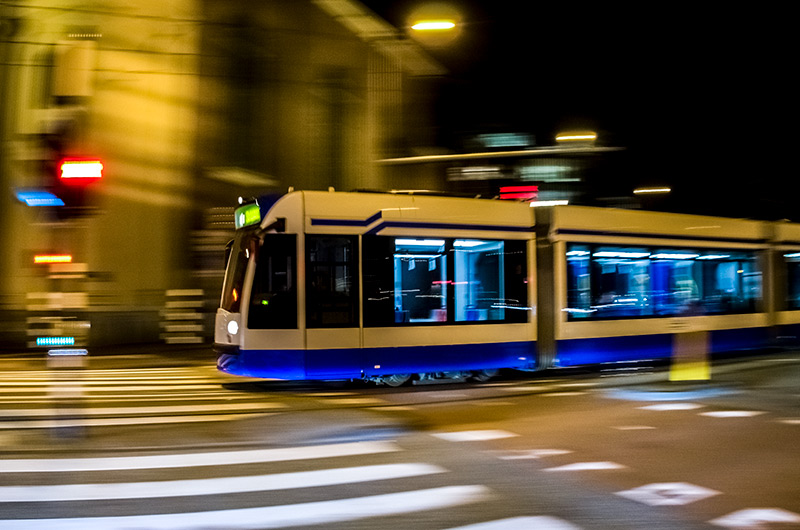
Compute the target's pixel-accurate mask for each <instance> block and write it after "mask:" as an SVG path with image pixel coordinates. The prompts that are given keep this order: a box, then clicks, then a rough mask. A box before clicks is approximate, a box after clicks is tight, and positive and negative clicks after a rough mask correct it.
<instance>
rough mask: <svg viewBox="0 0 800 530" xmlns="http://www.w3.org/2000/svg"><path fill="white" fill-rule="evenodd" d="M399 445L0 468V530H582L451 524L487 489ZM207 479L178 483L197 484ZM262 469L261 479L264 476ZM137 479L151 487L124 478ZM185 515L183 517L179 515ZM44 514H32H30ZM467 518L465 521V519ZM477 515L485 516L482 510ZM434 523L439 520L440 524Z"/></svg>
mask: <svg viewBox="0 0 800 530" xmlns="http://www.w3.org/2000/svg"><path fill="white" fill-rule="evenodd" d="M413 456H420V455H419V454H414V455H412V456H409V452H408V451H407V450H406V449H404V448H403V447H402V446H401V445H399V444H398V443H397V442H396V441H363V442H349V443H341V444H327V445H316V446H293V447H281V448H266V449H249V450H234V451H209V452H192V453H179V454H178V453H170V454H158V455H134V456H102V457H91V458H88V457H82V458H44V459H31V458H18V459H4V460H2V461H0V464H2V465H1V466H0V484H2V486H0V528H3V529H4V530H29V529H38V528H48V529H54V530H67V529H69V530H71V529H81V530H85V529H90V530H92V529H98V530H99V529H103V530H108V529H131V528H147V529H165V530H166V529H169V530H176V529H185V530H189V529H226V530H244V529H266V528H292V527H314V528H317V527H327V525H336V524H344V525H345V527H347V528H377V527H380V526H381V525H382V524H384V523H381V521H386V518H387V517H396V516H411V517H413V520H414V521H416V522H417V524H415V525H414V526H413V527H415V528H437V529H450V530H456V529H458V530H509V529H512V528H537V529H541V530H579V527H578V526H575V525H573V524H571V523H569V522H568V521H565V520H563V519H560V518H557V517H552V516H549V515H545V514H540V515H531V516H523V517H499V518H495V519H490V520H485V519H484V518H483V517H481V516H480V515H479V516H478V517H477V518H476V521H477V522H472V523H470V524H467V525H458V526H448V525H447V523H446V521H448V520H451V519H452V520H459V519H463V516H462V515H461V514H462V513H463V512H462V510H463V509H464V507H466V506H480V505H484V506H486V508H487V511H488V507H489V506H490V505H491V504H492V503H494V502H495V501H497V500H498V494H497V493H496V492H495V491H493V490H492V489H491V488H490V487H488V486H486V485H483V484H480V483H474V482H470V481H461V480H458V479H457V478H454V477H453V476H452V473H451V470H449V469H447V468H446V467H443V466H441V465H437V464H433V463H429V462H421V461H417V460H415V459H414V458H413ZM197 470H200V471H202V478H176V477H183V476H195V477H196V476H197V474H196V472H197ZM264 470H267V472H262V471H264ZM143 474H145V475H147V474H149V475H152V474H156V475H157V476H158V479H157V480H128V478H132V477H141V476H143ZM180 507H184V508H185V509H184V510H180V509H178V508H180ZM40 513H41V514H44V515H42V516H32V515H31V514H40ZM470 513H472V512H470ZM474 513H477V514H481V513H483V510H480V509H479V510H477V511H475V512H474ZM437 521H442V523H438V522H437Z"/></svg>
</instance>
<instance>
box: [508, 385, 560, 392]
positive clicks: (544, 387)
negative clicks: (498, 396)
mask: <svg viewBox="0 0 800 530" xmlns="http://www.w3.org/2000/svg"><path fill="white" fill-rule="evenodd" d="M553 388H555V387H554V386H552V385H551V386H548V385H542V386H513V387H512V386H501V387H500V388H498V390H502V391H504V392H542V391H545V390H552V389H553Z"/></svg>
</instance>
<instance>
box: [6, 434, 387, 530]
mask: <svg viewBox="0 0 800 530" xmlns="http://www.w3.org/2000/svg"><path fill="white" fill-rule="evenodd" d="M399 450H400V448H399V447H398V446H397V445H396V444H395V443H393V442H385V441H374V442H349V443H342V444H328V445H311V446H299V447H284V448H279V449H251V450H245V451H219V452H210V453H183V454H168V455H146V456H109V457H100V458H53V459H33V458H22V459H10V460H3V465H2V466H0V473H55V472H77V471H111V470H117V471H118V470H129V469H163V468H177V467H199V466H222V465H233V464H255V463H263V462H284V461H291V460H310V459H315V458H334V457H339V456H354V455H366V454H376V453H391V452H395V451H399ZM0 528H3V526H2V525H0Z"/></svg>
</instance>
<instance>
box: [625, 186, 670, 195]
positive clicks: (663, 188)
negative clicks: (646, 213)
mask: <svg viewBox="0 0 800 530" xmlns="http://www.w3.org/2000/svg"><path fill="white" fill-rule="evenodd" d="M671 191H672V188H668V187H666V186H661V187H653V188H636V189H635V190H633V193H635V194H637V195H642V194H646V193H669V192H671Z"/></svg>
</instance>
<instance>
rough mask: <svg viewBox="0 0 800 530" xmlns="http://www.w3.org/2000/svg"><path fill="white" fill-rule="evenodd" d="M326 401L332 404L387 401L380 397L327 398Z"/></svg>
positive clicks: (362, 403) (370, 403) (371, 403)
mask: <svg viewBox="0 0 800 530" xmlns="http://www.w3.org/2000/svg"><path fill="white" fill-rule="evenodd" d="M325 403H330V404H331V405H380V404H381V403H386V401H384V400H382V399H379V398H372V397H360V398H340V399H326V400H325Z"/></svg>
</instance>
